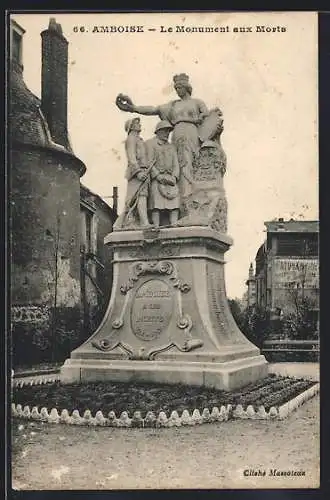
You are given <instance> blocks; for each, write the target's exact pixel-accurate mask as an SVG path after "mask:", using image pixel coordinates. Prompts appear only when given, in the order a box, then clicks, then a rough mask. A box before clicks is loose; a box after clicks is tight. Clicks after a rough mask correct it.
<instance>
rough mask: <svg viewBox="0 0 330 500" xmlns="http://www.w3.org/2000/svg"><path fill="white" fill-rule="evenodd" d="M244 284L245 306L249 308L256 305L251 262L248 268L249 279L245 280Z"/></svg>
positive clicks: (254, 282)
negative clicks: (245, 292) (245, 286)
mask: <svg viewBox="0 0 330 500" xmlns="http://www.w3.org/2000/svg"><path fill="white" fill-rule="evenodd" d="M245 284H246V285H247V287H248V289H247V294H246V306H247V307H251V306H254V305H255V303H256V279H255V276H254V270H253V264H252V262H251V264H250V268H249V277H248V279H247V280H246V282H245Z"/></svg>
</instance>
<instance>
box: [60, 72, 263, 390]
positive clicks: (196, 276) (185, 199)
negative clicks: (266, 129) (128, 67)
mask: <svg viewBox="0 0 330 500" xmlns="http://www.w3.org/2000/svg"><path fill="white" fill-rule="evenodd" d="M173 83H174V89H175V91H176V93H177V95H178V99H176V100H173V101H171V102H169V103H167V104H164V105H159V106H137V105H135V104H134V103H133V101H132V99H131V98H130V97H128V96H125V95H123V94H119V95H118V97H117V99H116V105H117V107H118V108H119V109H120V110H122V111H124V112H128V113H133V116H132V115H131V119H129V120H127V122H126V124H125V131H123V133H126V134H127V137H126V141H125V148H126V155H127V168H126V179H127V193H126V201H125V209H124V211H123V213H122V214H121V215H120V216H119V217H118V219H117V221H116V224H115V226H114V231H113V232H112V233H110V234H109V235H108V236H107V237H106V238H105V244H106V245H110V246H111V248H112V250H113V265H114V273H113V286H112V293H111V299H110V302H109V304H108V307H107V310H106V313H105V316H104V318H103V320H102V322H101V324H100V326H99V327H98V329H97V330H96V331H95V332H94V334H93V335H92V336H91V337H90V338H89V339H88V340H87V341H86V342H85V343H84V344H82V345H81V346H80V347H79V348H77V349H75V350H74V351H73V352H72V353H71V357H70V358H69V359H67V360H66V361H65V363H64V365H63V366H62V368H61V381H62V382H63V383H72V382H82V383H83V382H91V381H98V380H109V381H125V382H132V383H134V382H141V381H144V382H155V383H168V384H188V385H197V386H205V387H210V388H217V389H224V390H229V391H230V390H233V389H236V388H239V387H241V386H244V385H247V384H248V383H250V382H253V381H256V380H258V379H259V378H262V377H264V376H266V375H267V362H266V360H265V358H264V356H262V355H261V354H260V350H259V349H258V348H257V347H256V346H255V345H254V344H252V343H251V342H250V341H249V340H248V339H247V338H246V337H245V336H244V334H243V333H242V332H241V331H240V330H239V328H238V326H237V325H236V323H235V320H234V318H233V317H232V314H231V311H230V309H229V305H228V302H227V297H226V289H225V278H224V264H225V261H224V256H225V253H226V252H227V250H228V249H229V248H230V246H231V245H232V243H233V241H232V239H231V238H230V237H229V236H228V234H227V200H226V195H225V190H224V186H223V177H224V174H225V172H226V163H227V161H226V155H225V152H224V150H223V148H222V145H221V134H222V132H223V128H224V127H223V115H222V112H221V110H220V109H218V108H215V109H212V110H208V109H207V107H206V105H205V104H204V102H203V101H202V100H200V99H197V98H195V97H192V87H191V84H190V82H189V77H188V76H187V75H186V74H178V75H175V76H174V78H173ZM140 115H145V116H158V117H159V120H160V121H159V122H158V124H157V125H156V128H155V136H154V137H152V138H150V139H148V140H146V141H144V140H143V139H142V138H141V136H140V133H141V119H140ZM146 119H147V118H146ZM170 135H171V138H170V140H169V136H170Z"/></svg>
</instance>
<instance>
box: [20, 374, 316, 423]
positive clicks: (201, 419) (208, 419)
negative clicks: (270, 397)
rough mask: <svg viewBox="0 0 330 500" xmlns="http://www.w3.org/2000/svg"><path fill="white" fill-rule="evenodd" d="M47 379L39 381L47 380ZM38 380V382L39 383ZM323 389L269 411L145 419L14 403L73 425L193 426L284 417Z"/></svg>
mask: <svg viewBox="0 0 330 500" xmlns="http://www.w3.org/2000/svg"><path fill="white" fill-rule="evenodd" d="M48 381H49V379H46V381H43V382H39V383H47V382H48ZM37 383H38V382H37ZM319 390H320V384H318V383H317V384H315V385H313V386H312V387H310V388H309V389H307V390H306V391H304V392H302V393H301V394H298V396H296V397H295V398H293V399H291V400H290V401H288V402H287V403H285V404H283V405H282V406H279V407H274V406H272V407H271V408H270V410H269V412H268V413H267V412H266V410H265V408H264V406H260V407H259V408H258V409H257V410H255V408H254V407H253V406H252V405H249V406H248V407H247V409H246V410H244V409H243V407H242V405H237V406H236V407H235V408H233V406H232V405H230V404H229V405H227V406H224V405H223V406H221V407H220V409H219V408H218V407H217V406H214V407H213V408H212V411H211V412H210V410H209V409H208V408H204V410H203V411H202V413H200V411H199V410H198V409H195V410H194V411H193V412H192V413H191V414H190V413H189V411H188V410H184V411H183V412H182V414H181V416H179V414H178V412H177V411H175V410H174V411H172V413H171V414H170V416H169V417H168V416H167V415H166V413H165V412H163V411H161V412H160V413H159V414H158V416H157V415H156V414H155V413H154V412H152V411H149V412H148V413H147V414H146V416H145V418H142V415H141V412H140V411H135V412H134V413H133V416H132V417H130V416H129V413H128V412H127V411H123V412H121V414H120V416H119V417H117V416H116V413H115V412H114V411H110V412H109V413H108V415H107V416H106V417H105V416H104V415H103V413H102V411H100V410H99V411H97V412H96V414H95V415H94V416H93V415H92V413H91V411H90V410H86V411H85V412H84V414H83V416H81V415H80V413H79V411H78V410H73V412H72V413H71V415H70V414H69V412H68V410H62V412H61V414H59V413H58V410H57V409H56V408H52V409H51V411H50V412H49V411H48V409H47V408H46V407H42V408H41V409H40V411H39V407H38V406H34V407H33V408H32V410H30V407H29V406H24V408H23V407H22V405H21V404H15V403H12V406H11V408H12V416H13V417H16V418H24V419H33V420H40V421H42V422H47V423H50V424H52V423H53V424H71V425H90V426H104V427H118V428H120V427H121V428H127V427H181V426H185V425H186V426H188V425H190V426H193V425H200V424H206V423H214V422H226V421H227V420H231V419H253V420H275V419H277V420H282V419H284V418H286V417H287V416H288V415H289V414H290V413H292V412H293V411H294V410H296V409H297V408H298V407H299V406H300V405H301V404H303V403H304V402H305V401H307V400H308V399H310V398H312V397H313V396H315V395H316V394H317V393H318V392H319Z"/></svg>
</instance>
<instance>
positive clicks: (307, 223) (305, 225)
mask: <svg viewBox="0 0 330 500" xmlns="http://www.w3.org/2000/svg"><path fill="white" fill-rule="evenodd" d="M264 224H265V226H266V228H267V232H268V233H276V232H285V233H318V232H319V221H318V220H293V219H291V220H288V221H284V220H283V221H282V220H276V221H268V222H265V223H264Z"/></svg>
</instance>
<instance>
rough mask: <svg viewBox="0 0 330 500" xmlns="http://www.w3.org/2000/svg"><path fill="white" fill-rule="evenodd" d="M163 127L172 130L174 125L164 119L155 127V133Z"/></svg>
mask: <svg viewBox="0 0 330 500" xmlns="http://www.w3.org/2000/svg"><path fill="white" fill-rule="evenodd" d="M162 128H169V129H170V130H173V125H172V124H171V123H170V122H168V121H167V120H162V121H161V122H158V123H157V125H156V128H155V133H156V132H158V130H161V129H162Z"/></svg>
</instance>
